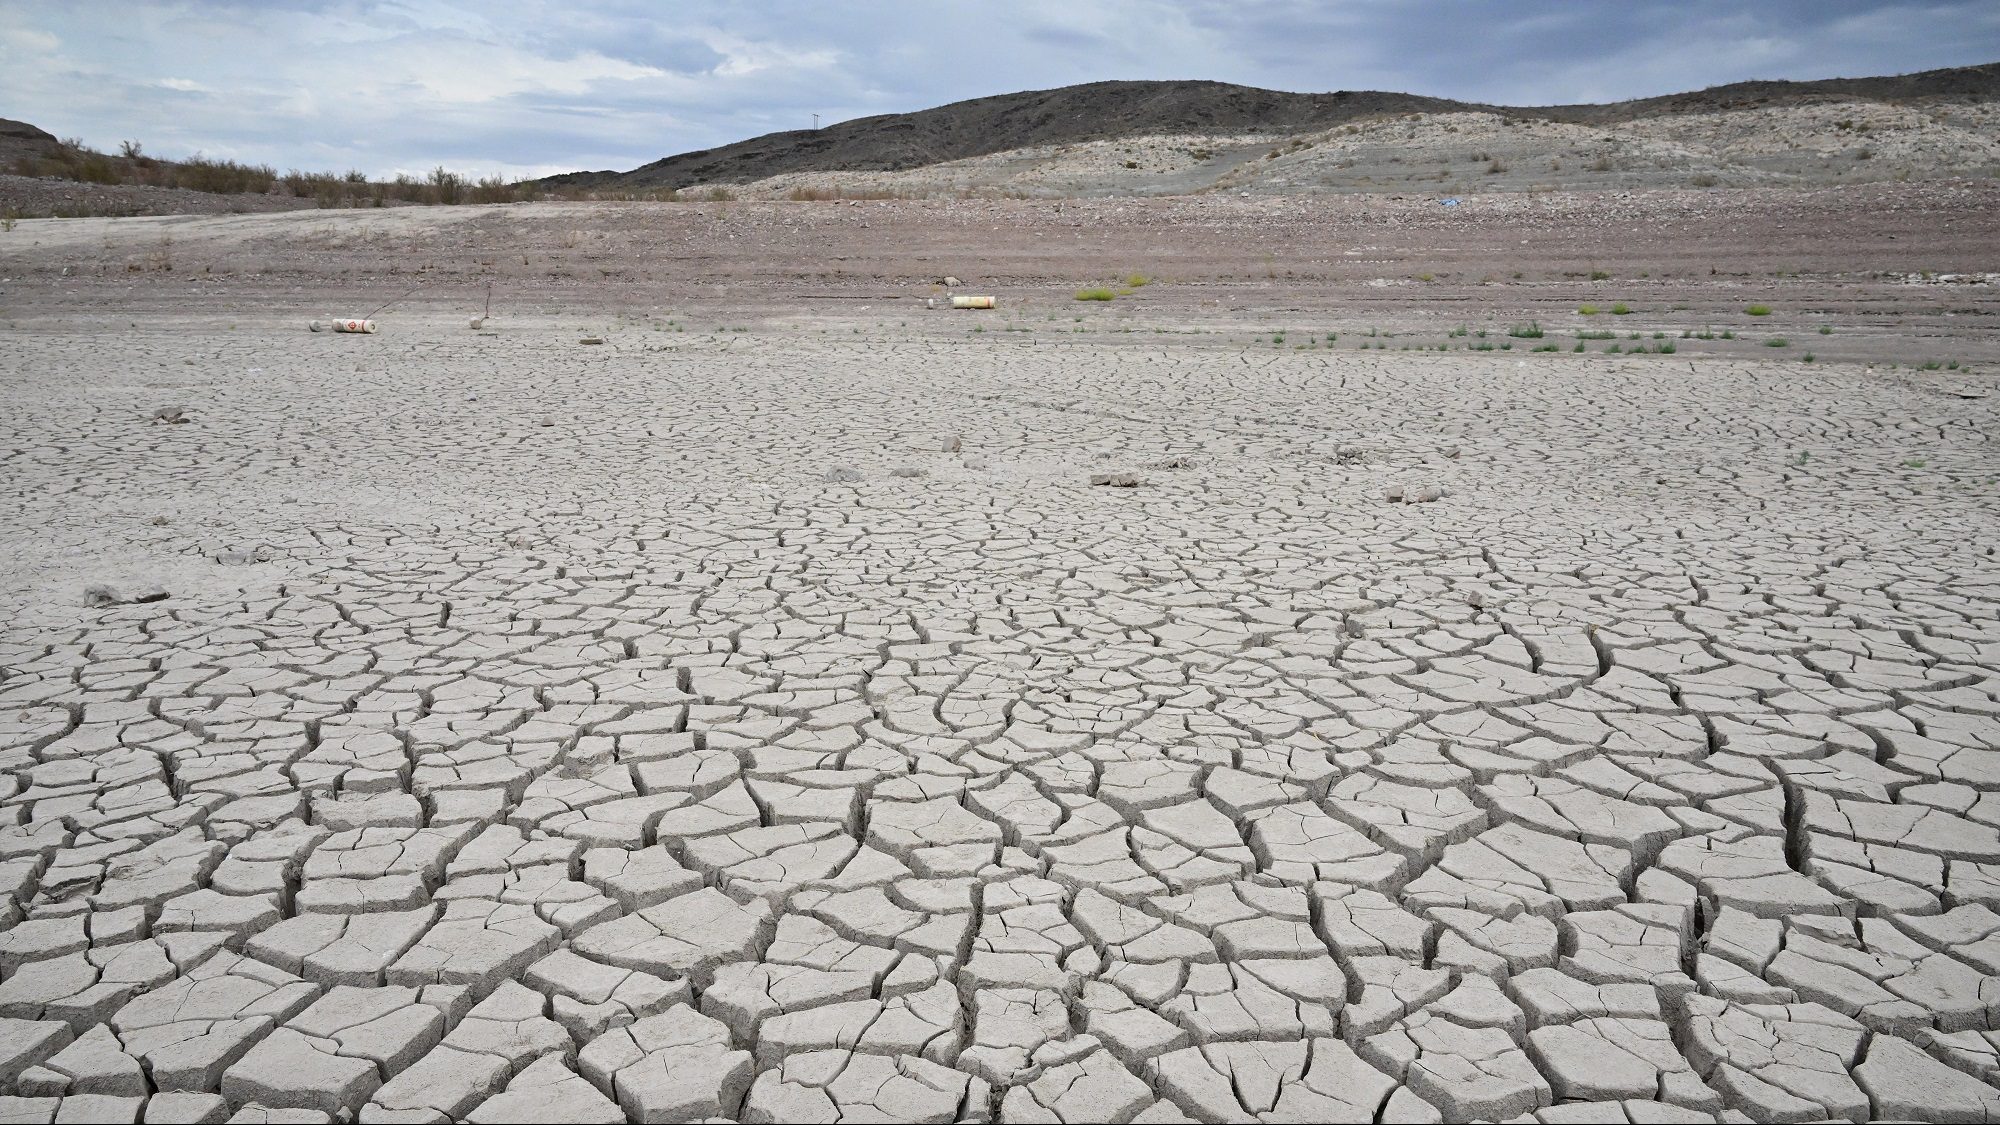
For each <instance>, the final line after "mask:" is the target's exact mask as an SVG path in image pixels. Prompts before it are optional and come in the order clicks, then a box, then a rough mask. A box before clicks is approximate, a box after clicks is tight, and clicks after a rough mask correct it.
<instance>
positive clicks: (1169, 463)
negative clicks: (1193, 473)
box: [1153, 453, 1195, 469]
mask: <svg viewBox="0 0 2000 1125" xmlns="http://www.w3.org/2000/svg"><path fill="white" fill-rule="evenodd" d="M1194 467H1195V459H1194V456H1193V455H1192V454H1188V453H1176V454H1174V455H1173V456H1171V457H1162V458H1160V459H1159V460H1158V461H1155V462H1153V468H1155V469H1192V468H1194Z"/></svg>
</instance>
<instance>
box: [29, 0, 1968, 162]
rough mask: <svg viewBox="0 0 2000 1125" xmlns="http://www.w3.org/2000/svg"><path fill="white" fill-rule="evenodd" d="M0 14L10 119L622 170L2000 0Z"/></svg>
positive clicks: (1529, 73) (1931, 38)
mask: <svg viewBox="0 0 2000 1125" xmlns="http://www.w3.org/2000/svg"><path fill="white" fill-rule="evenodd" d="M5 23H6V25H7V26H4V27H0V60H4V63H5V65H0V116H10V117H19V118H22V119H25V120H28V121H32V122H35V123H36V124H39V125H41V126H43V127H44V128H47V129H50V130H51V131H54V132H57V133H59V134H64V135H71V134H74V135H81V136H82V137H83V138H84V139H86V140H87V141H89V142H91V143H93V144H97V145H99V146H104V147H108V146H111V145H115V144H116V143H117V141H118V140H120V139H123V138H127V137H134V138H138V139H141V140H144V141H145V142H146V143H147V145H148V148H149V149H151V150H153V151H157V152H161V153H163V154H166V155H177V154H184V153H186V152H191V151H194V150H196V149H200V150H203V151H206V152H208V153H210V154H214V155H223V156H234V157H237V158H239V159H255V160H263V161H267V162H269V163H272V164H275V165H277V166H279V167H280V168H285V167H302V168H319V167H336V168H347V167H358V168H361V169H363V170H365V171H368V172H371V173H377V174H382V173H387V172H391V171H396V170H417V169H421V168H426V167H429V166H430V165H432V164H435V163H438V162H440V161H443V162H446V163H453V164H456V165H459V166H461V167H463V168H465V170H467V171H471V172H485V171H498V172H503V173H506V174H510V175H525V174H538V173H541V172H547V171H558V170H564V169H570V168H583V167H591V168H604V167H618V168H624V167H631V166H634V165H637V164H640V163H644V162H646V161H648V160H652V159H655V158H657V157H659V156H662V155H666V154H668V153H672V152H679V151H685V150H688V149H694V148H705V147H712V146H714V145H717V144H723V143H727V142H729V141H732V140H737V139H741V138H742V137H745V136H748V135H752V134H755V133H759V132H765V131H769V130H772V129H784V128H799V127H803V126H805V125H806V124H808V123H809V122H810V121H811V115H812V114H813V113H815V112H817V113H819V114H820V115H821V120H822V121H824V122H829V123H830V122H833V121H838V120H843V119H846V118H851V117H860V116H867V115H871V114H877V113H889V112H897V111H903V110H911V109H921V108H924V107H926V106H931V105H937V104H941V103H944V102H949V101H955V100H959V99H962V98H970V97H979V96H984V95H989V94H997V93H1005V92H1008V91H1012V90H1019V89H1036V88H1046V87H1051V86H1059V85H1064V84H1067V83H1071V82H1085V81H1093V80H1098V79H1105V78H1127V79H1133V78H1214V79H1218V80H1222V81H1230V82H1241V83H1245V84H1250V85H1260V86H1270V87H1274V88H1278V89H1287V90H1334V89H1370V88H1374V89H1394V90H1405V91H1410V92H1415V93H1427V94H1436V95H1440V96H1446V97H1456V98H1464V99H1467V100H1474V101H1492V102H1501V103H1508V104H1536V103H1547V102H1571V101H1599V100H1615V99H1618V98H1625V97H1635V96H1645V95H1650V94H1661V93H1669V92H1673V91H1676V90H1681V89H1688V88H1696V87H1701V86H1708V85H1715V84H1719V83H1724V82H1730V81H1737V80H1742V79H1747V78H1822V77H1830V76H1834V75H1839V74H1848V75H1859V74H1879V73H1900V72H1906V71H1911V70H1921V69H1928V68H1931V67H1938V66H1958V65H1968V64H1972V63H1980V62H1988V61H1992V60H1994V59H1996V58H2000V9H1995V8H1993V6H1991V5H1990V4H1985V3H1973V2H1970V0H1892V2H1886V3H1885V2H1877V3H1867V2H1862V0H1774V2H1768V3H1764V4H1759V5H1743V4H1740V3H1734V2H1728V3H1725V2H1723V0H1686V2H1676V3H1670V2H1665V0H1635V2H1632V3H1625V4H1620V5H1616V6H1609V5H1596V4H1591V5H1585V4H1575V3H1569V2H1566V0H1470V2H1451V3H1447V2H1444V0H1409V2H1400V0H1398V2H1392V0H1346V2H1343V3H1318V2H1308V0H1274V2H1265V3H1243V2H1237V3H1230V2H1224V0H1178V2H1151V0H1094V2H1093V3H1091V4H1088V5H1083V4H1077V3H1075V2H1074V0H1019V2H1017V3H1014V4H1010V5H1007V6H1006V7H1004V8H1002V7H994V6H974V5H965V4H936V3H907V4H886V5H885V4H852V5H841V4H827V3H812V2H806V0H776V2H769V3H763V4H756V5H743V4H727V3H716V2H712V0H711V2H694V3H677V4H673V5H659V4H655V3H649V2H643V0H603V2H599V3H591V4H576V3H560V2H557V0H528V2H526V3H523V4H518V5H507V6H504V7H499V6H481V5H473V4H470V3H469V2H466V0H416V2H386V0H358V2H356V3H343V4H339V5H334V4H331V3H319V2H316V0H291V2H288V3H279V4H271V3H254V4H253V3H244V2H230V0H184V2H181V3H175V4H170V5H169V4H143V3H141V4H119V3H114V2H112V0H83V2H81V3H76V4H70V5H61V6H58V5H15V6H10V9H9V17H8V20H7V21H5ZM51 40H52V41H53V46H49V45H48V44H49V43H50V41H51ZM170 81H171V82H173V83H174V84H175V85H180V86H185V85H186V84H187V83H190V82H192V83H195V84H197V88H194V89H185V88H183V89H173V88H169V87H168V86H165V85H162V84H163V83H167V82H170Z"/></svg>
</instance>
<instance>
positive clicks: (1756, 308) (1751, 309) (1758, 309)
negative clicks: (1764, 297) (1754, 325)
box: [1743, 305, 1771, 316]
mask: <svg viewBox="0 0 2000 1125" xmlns="http://www.w3.org/2000/svg"><path fill="white" fill-rule="evenodd" d="M1743 311H1744V312H1746V313H1748V314H1750V315H1751V316H1770V315H1771V306H1769V305H1750V306H1747V307H1746V308H1744V310H1743Z"/></svg>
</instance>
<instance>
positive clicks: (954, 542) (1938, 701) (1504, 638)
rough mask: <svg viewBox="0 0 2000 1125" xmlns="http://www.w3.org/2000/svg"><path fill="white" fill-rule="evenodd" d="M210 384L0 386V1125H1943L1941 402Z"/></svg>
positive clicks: (98, 337)
mask: <svg viewBox="0 0 2000 1125" xmlns="http://www.w3.org/2000/svg"><path fill="white" fill-rule="evenodd" d="M213 341H214V337H213V336H212V335H201V334H197V333H195V332H190V331H185V330H182V329H180V328H177V327H176V326H175V325H173V324H171V323H169V322H168V321H166V320H165V319H164V318H161V319H159V320H155V321H148V322H147V323H146V324H145V325H143V326H139V327H136V328H135V329H134V330H131V331H125V332H120V333H115V334H113V333H99V334H94V335H91V336H90V337H89V338H88V344H87V346H82V345H80V344H79V342H78V339H77V338H75V337H65V336H64V335H62V334H61V333H41V334H28V333H21V334H17V335H15V336H13V337H12V338H11V339H10V340H9V343H8V347H7V349H6V350H5V352H4V354H0V377H4V379H5V385H6V395H5V397H4V401H0V432H4V435H5V439H4V442H0V449H4V455H0V481H4V486H5V495H6V509H5V513H4V527H0V538H4V539H6V540H8V541H10V542H11V544H12V545H11V546H10V547H8V548H7V550H8V552H9V557H8V567H7V570H8V576H7V580H6V586H5V589H4V591H0V596H4V597H5V599H7V600H6V603H5V604H6V605H7V606H8V610H7V613H8V615H9V618H10V620H11V622H12V623H11V624H10V625H8V626H7V627H6V628H5V630H4V633H0V644H4V647H0V747H4V749H0V767H4V768H0V794H4V800H0V886H4V887H5V889H6V890H7V891H8V892H9V895H10V898H9V901H8V905H7V908H6V913H5V915H4V918H0V1090H4V1092H5V1093H6V1094H7V1095H10V1096H11V1097H10V1099H9V1100H7V1101H6V1103H5V1107H4V1110H0V1113H4V1115H5V1116H6V1117H7V1119H9V1120H50V1119H51V1118H52V1117H54V1116H55V1115H57V1114H61V1115H63V1116H64V1118H65V1119H76V1120H84V1119H93V1120H110V1119H124V1120H131V1119H133V1118H134V1117H135V1116H136V1115H138V1114H140V1113H141V1112H143V1114H144V1117H145V1120H148V1121H172V1120H222V1119H224V1118H225V1117H227V1116H228V1115H230V1114H232V1113H236V1112H238V1111H239V1110H241V1111H243V1112H244V1114H245V1116H244V1117H243V1118H242V1119H246V1120H248V1119H264V1118H263V1117H261V1116H259V1115H260V1114H264V1113H272V1114H275V1113H276V1112H277V1111H279V1110H284V1111H288V1112H292V1113H295V1114H298V1115H299V1116H298V1117H297V1118H296V1119H301V1120H306V1119H314V1118H313V1117H312V1115H313V1114H315V1113H316V1114H321V1115H328V1116H333V1117H344V1118H348V1119H358V1120H361V1121H444V1120H469V1121H494V1122H498V1121H520V1120H548V1121H625V1120H633V1121H641V1120H643V1121H680V1120H705V1119H735V1120H743V1121H837V1120H838V1121H867V1120H883V1121H988V1120H990V1121H1021V1122H1029V1121H1035V1122H1044V1121H1067V1122H1102V1121H1120V1122H1122V1121H1147V1122H1165V1121H1187V1120H1196V1121H1253V1120H1255V1121H1349V1120H1352V1121H1371V1120H1383V1121H1436V1120H1440V1119H1444V1120H1468V1119H1530V1118H1532V1119H1539V1120H1547V1121H1570V1120H1574V1121H1584V1120H1591V1121H1601V1120H1628V1119H1629V1120H1632V1121H1677V1120H1689V1121H1692V1120H1710V1119H1716V1118H1722V1119H1734V1120H1773V1121H1795V1120H1815V1119H1821V1118H1844V1119H1851V1120H1863V1119H1866V1118H1870V1117H1891V1118H1894V1117H1901V1118H1920V1119H1926V1120H1933V1121H1981V1120H1995V1119H2000V1090H1996V1089H1995V1085H1994V1084H1995V1083H1996V1082H2000V1030H1996V1029H2000V1022H1996V1021H2000V912H1996V910H2000V797H1996V796H1995V792H1996V790H2000V621H1996V617H2000V566H1996V560H1995V558H1994V555H1993V551H1994V547H1995V540H1996V534H1995V533H1996V527H1997V526H2000V520H1996V500H1995V491H1994V488H1993V485H1992V481H1993V479H1994V477H1995V476H1996V474H2000V456H1996V452H1995V450H1994V448H1993V441H1992V439H1993V437H1994V435H1996V434H2000V418H1996V410H1995V407H1994V405H1993V403H1994V402H1996V401H2000V400H1996V399H1994V398H1987V399H1984V400H1978V399H1965V398H1956V397H1952V396H1950V395H1947V394H1942V393H1939V392H1938V391H1936V390H1934V389H1932V388H1930V387H1927V386H1925V385H1923V384H1922V383H1921V382H1919V381H1917V380H1915V379H1910V378H1905V379H1902V380H1898V379H1896V378H1893V377H1891V376H1887V375H1882V374H1876V373H1864V372H1861V371H1859V370H1855V369H1836V368H1829V369H1824V370H1818V371H1814V372H1812V373H1811V374H1810V375H1809V376H1802V375H1800V374H1799V372H1798V370H1797V368H1796V365H1792V366H1786V367H1780V366H1779V365H1776V364H1763V365H1759V364H1745V363H1727V362H1719V361H1718V362H1707V363H1703V364H1699V365H1697V364H1690V363H1685V362H1672V361H1667V360H1665V359H1664V357H1662V358H1660V359H1650V360H1644V361H1642V360H1632V361H1614V360H1611V359H1609V358H1596V357H1591V358H1588V359H1585V358H1579V359H1577V360H1575V361H1573V362H1572V361H1569V360H1567V359H1566V358H1564V359H1555V360H1551V361H1550V362H1547V363H1535V364H1529V363H1525V362H1520V361H1514V360H1511V359H1502V360H1499V361H1497V362H1496V361H1493V360H1490V359H1480V358H1474V357H1465V358H1460V357H1436V358H1429V357H1425V358H1410V357H1400V356H1399V357H1394V358H1391V357H1387V356H1380V357H1371V356H1369V355H1367V354H1365V353H1364V354H1361V355H1351V354H1349V355H1335V354H1327V355H1322V354H1308V353H1301V354H1288V353H1285V352H1277V353H1275V354H1248V353H1241V352H1237V351H1232V350H1225V349H1204V348H1200V347H1194V346H1174V345H1170V346H1156V345H1144V344H1140V345H1124V346H1112V345H1099V344H1078V345H1074V346H1039V345H1030V344H1026V343H1020V344H1015V343H1012V342H989V341H977V340H967V341H935V340H930V341H914V342H913V341H909V340H898V339H896V338H894V337H893V336H870V337H852V338H850V339H848V340H842V341H839V342H833V343H829V342H826V341H824V340H811V339H788V338H783V337H768V338H767V337H763V336H744V337H734V338H731V337H722V338H693V337H687V338H684V340H683V341H680V342H675V343H674V344H672V346H667V347H659V346H651V347H648V346H646V345H648V344H650V341H645V340H635V342H634V343H633V344H632V345H630V346H627V345H626V344H625V343H623V342H622V341H621V340H618V339H613V340H612V341H611V343H610V344H609V345H608V346H605V347H601V348H579V347H577V346H576V344H575V334H574V333H573V332H565V331H562V330H559V329H558V328H555V327H549V326H541V327H538V328H523V329H521V330H520V331H517V332H514V333H513V334H511V335H506V336H503V337H479V336H474V335H472V334H470V333H468V332H466V331H465V330H464V328H463V327H462V324H459V325H446V324H444V323H442V322H441V321H440V322H437V323H432V324H428V325H415V326H407V325H406V326H405V327H404V328H403V329H401V330H400V331H398V332H396V333H391V334H385V335H381V336H377V337H370V338H360V339H345V338H331V337H325V336H309V335H307V334H305V333H303V332H298V331H296V329H291V330H288V331H285V332H283V333H280V332H278V331H276V330H272V331H270V332H268V333H265V334H262V335H258V336H256V337H254V338H252V339H250V340H248V341H245V340H243V339H240V338H239V339H233V340H231V341H230V342H229V343H227V344H225V345H217V344H216V343H214V342H213ZM169 401H172V402H176V403H179V404H182V405H184V406H185V407H186V414H187V417H188V418H189V422H188V423H187V424H181V425H171V424H165V423H161V422H154V421H149V420H148V419H147V413H148V412H149V411H150V410H152V409H153V408H155V407H158V406H160V405H163V404H164V403H167V402H169ZM954 437H957V438H958V439H959V443H958V445H959V447H958V448H956V449H953V448H952V447H953V445H954V442H953V441H952V439H953V438H954ZM836 468H850V469H852V470H854V472H853V474H836V476H847V475H858V477H859V479H858V480H855V481H848V482H842V483H834V482H830V481H829V480H828V479H827V477H828V473H829V471H830V470H832V469H836ZM897 470H917V471H919V472H920V474H921V475H896V471H897ZM1105 471H1118V472H1131V473H1134V474H1137V475H1138V476H1139V477H1141V478H1142V480H1143V483H1142V484H1141V485H1140V486H1139V487H1136V488H1093V487H1091V486H1089V484H1088V483H1087V481H1088V479H1089V477H1090V475H1091V474H1093V473H1098V472H1105ZM1392 486H1402V487H1404V488H1405V489H1406V490H1407V491H1409V492H1413V493H1414V492H1416V491H1417V490H1419V489H1423V488H1427V487H1430V486H1436V487H1438V488H1440V489H1442V491H1443V495H1442V497H1441V498H1440V499H1438V500H1436V501H1435V502H1431V503H1422V504H1398V503H1388V502H1386V501H1385V500H1384V493H1385V491H1386V490H1388V489H1389V488H1391V487H1392ZM92 576H104V577H111V578H116V579H118V580H120V581H125V580H131V579H142V578H146V577H156V578H158V579H160V580H161V581H162V582H163V583H164V584H165V585H166V586H167V587H168V588H169V590H170V591H171V593H172V596H171V597H169V598H168V599H166V600H164V601H158V602H151V603H146V604H132V605H121V606H114V607H110V608H88V609H87V608H83V607H82V606H81V605H80V600H81V599H80V594H81V584H82V582H83V581H85V580H89V579H90V578H91V577H92ZM142 1107H143V1109H142ZM244 1107H249V1108H248V1109H247V1110H246V1109H245V1108H244Z"/></svg>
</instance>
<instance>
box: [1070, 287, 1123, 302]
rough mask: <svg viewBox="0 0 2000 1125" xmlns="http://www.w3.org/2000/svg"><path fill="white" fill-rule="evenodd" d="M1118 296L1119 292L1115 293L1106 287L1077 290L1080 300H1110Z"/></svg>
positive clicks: (1077, 297)
mask: <svg viewBox="0 0 2000 1125" xmlns="http://www.w3.org/2000/svg"><path fill="white" fill-rule="evenodd" d="M1117 296H1118V294H1116V293H1113V292H1112V291H1111V290H1109V289H1104V288H1101V287H1100V288H1095V289H1079V290H1077V291H1076V299H1077V300H1079V301H1109V300H1112V299H1113V298H1115V297H1117Z"/></svg>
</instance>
